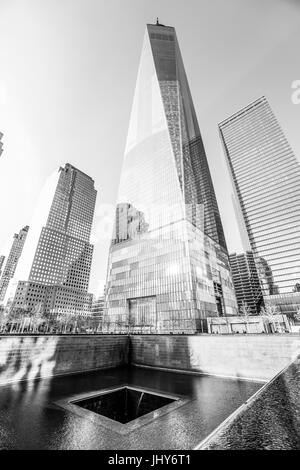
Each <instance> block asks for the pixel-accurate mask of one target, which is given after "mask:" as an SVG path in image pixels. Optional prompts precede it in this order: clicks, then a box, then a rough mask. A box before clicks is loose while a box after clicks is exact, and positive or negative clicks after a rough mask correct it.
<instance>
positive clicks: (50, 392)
mask: <svg viewBox="0 0 300 470" xmlns="http://www.w3.org/2000/svg"><path fill="white" fill-rule="evenodd" d="M125 384H128V385H132V386H134V385H136V386H139V387H146V388H150V389H152V390H155V391H157V392H159V391H160V392H162V393H163V392H165V393H170V394H175V395H183V396H184V397H187V398H190V399H191V400H190V401H189V402H188V403H187V404H186V405H184V406H182V407H181V408H179V409H177V410H174V411H172V412H170V413H168V414H166V415H164V416H160V417H158V419H157V420H154V421H152V422H151V423H149V424H147V425H146V426H143V427H142V428H140V429H139V430H137V431H133V432H132V433H130V436H122V435H118V434H116V433H115V432H113V431H110V430H109V429H107V428H102V427H101V426H100V425H99V424H96V423H93V422H92V421H90V420H88V419H85V418H82V417H80V416H77V415H76V414H73V413H72V412H70V411H67V410H64V409H61V408H59V407H56V406H55V402H56V401H58V400H61V399H64V398H68V397H69V396H72V395H75V394H79V393H89V392H91V393H92V392H94V391H97V390H100V389H102V388H107V387H111V386H115V385H125ZM260 387H261V384H257V383H254V382H245V381H243V382H242V381H238V380H228V379H221V378H217V377H208V376H207V377H206V376H202V377H200V376H193V375H188V374H177V373H176V374H175V373H171V372H162V371H152V370H148V369H139V368H131V369H126V368H122V369H113V370H109V371H99V372H93V373H88V374H82V375H76V376H75V375H72V376H66V377H57V378H53V379H47V380H37V381H33V382H29V383H28V382H23V383H19V384H12V385H10V386H6V387H2V388H1V389H0V448H15V449H122V448H123V449H139V448H140V449H148V448H150V449H162V448H165V449H168V448H170V449H171V448H172V449H190V448H193V447H194V446H196V445H197V444H198V443H199V442H200V441H201V440H202V439H203V438H204V437H205V436H206V435H207V434H208V433H209V432H211V431H212V430H213V429H214V428H215V427H216V426H217V425H218V424H219V423H220V422H221V421H223V420H224V419H225V418H226V417H227V416H228V415H229V414H230V413H232V412H233V411H234V410H235V409H236V408H237V407H238V406H239V405H241V404H242V403H243V402H244V401H245V400H246V399H247V398H248V397H249V396H251V395H252V394H253V393H254V392H255V391H256V390H257V389H258V388H260Z"/></svg>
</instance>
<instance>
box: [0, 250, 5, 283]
mask: <svg viewBox="0 0 300 470" xmlns="http://www.w3.org/2000/svg"><path fill="white" fill-rule="evenodd" d="M4 261H5V256H4V255H1V256H0V278H1V274H2V267H3V264H4Z"/></svg>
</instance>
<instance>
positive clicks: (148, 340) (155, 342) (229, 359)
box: [130, 334, 300, 380]
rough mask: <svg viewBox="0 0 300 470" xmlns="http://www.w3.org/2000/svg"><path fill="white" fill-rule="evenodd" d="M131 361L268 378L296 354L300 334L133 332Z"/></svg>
mask: <svg viewBox="0 0 300 470" xmlns="http://www.w3.org/2000/svg"><path fill="white" fill-rule="evenodd" d="M130 350H131V351H130V354H131V362H132V363H134V364H136V365H140V366H150V367H161V368H170V369H179V370H186V371H194V372H200V373H207V374H216V375H223V376H232V377H241V378H250V379H251V378H252V379H259V380H269V379H271V378H272V377H274V375H275V374H277V373H278V372H279V371H280V370H282V369H283V368H284V367H286V366H287V364H289V363H290V362H291V361H292V360H293V359H294V358H295V357H296V356H297V354H299V353H300V335H292V334H286V335H281V334H274V335H266V334H258V335H256V334H253V335H197V336H185V335H178V336H175V335H171V336H167V335H144V336H140V335H133V336H131V344H130Z"/></svg>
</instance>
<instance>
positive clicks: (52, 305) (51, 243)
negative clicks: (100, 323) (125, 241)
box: [12, 163, 97, 315]
mask: <svg viewBox="0 0 300 470" xmlns="http://www.w3.org/2000/svg"><path fill="white" fill-rule="evenodd" d="M59 171H60V176H59V179H58V183H57V187H56V190H55V193H54V198H53V201H52V204H51V208H50V212H49V215H48V219H47V223H46V225H45V226H44V227H43V228H42V230H41V233H40V236H39V240H38V244H37V247H36V250H35V254H34V258H33V262H32V265H31V269H30V273H29V278H28V279H27V280H20V281H19V282H18V286H17V290H16V293H15V296H14V299H13V305H12V307H13V308H14V309H23V310H25V311H34V312H36V313H42V314H78V315H88V314H90V313H91V304H92V294H89V293H88V286H89V279H90V270H91V264H92V254H93V246H92V245H91V244H90V234H91V229H92V222H93V216H94V209H95V202H96V195H97V192H96V190H95V188H94V181H93V180H92V178H91V177H90V176H88V175H86V174H85V173H83V172H82V171H80V170H78V169H77V168H75V167H73V166H72V165H70V164H68V163H67V164H66V165H65V167H64V168H60V170H59Z"/></svg>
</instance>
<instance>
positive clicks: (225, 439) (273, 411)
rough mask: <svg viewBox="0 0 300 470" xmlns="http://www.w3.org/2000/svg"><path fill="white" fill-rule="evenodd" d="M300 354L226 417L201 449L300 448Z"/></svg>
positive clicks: (201, 445)
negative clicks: (299, 356)
mask: <svg viewBox="0 0 300 470" xmlns="http://www.w3.org/2000/svg"><path fill="white" fill-rule="evenodd" d="M299 390H300V358H298V359H296V361H294V362H293V363H292V364H291V365H290V366H289V367H287V368H286V369H285V370H284V371H282V372H281V373H280V374H279V375H277V376H276V377H275V378H274V379H273V380H271V382H269V383H267V384H266V385H265V386H264V387H263V388H262V389H261V390H259V391H258V392H257V393H256V394H255V395H254V396H253V397H251V398H250V399H249V400H248V401H247V402H246V403H245V404H243V405H242V406H241V407H240V408H239V409H238V410H236V411H235V412H234V413H233V414H232V415H231V416H230V417H229V418H227V419H226V420H225V421H224V422H223V423H222V424H221V425H220V426H219V427H218V428H217V429H216V430H215V431H214V432H213V433H212V434H211V435H210V436H208V437H207V438H206V439H205V440H204V441H202V443H200V445H199V446H198V447H197V448H198V449H205V450H253V449H255V450H300V400H299Z"/></svg>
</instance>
